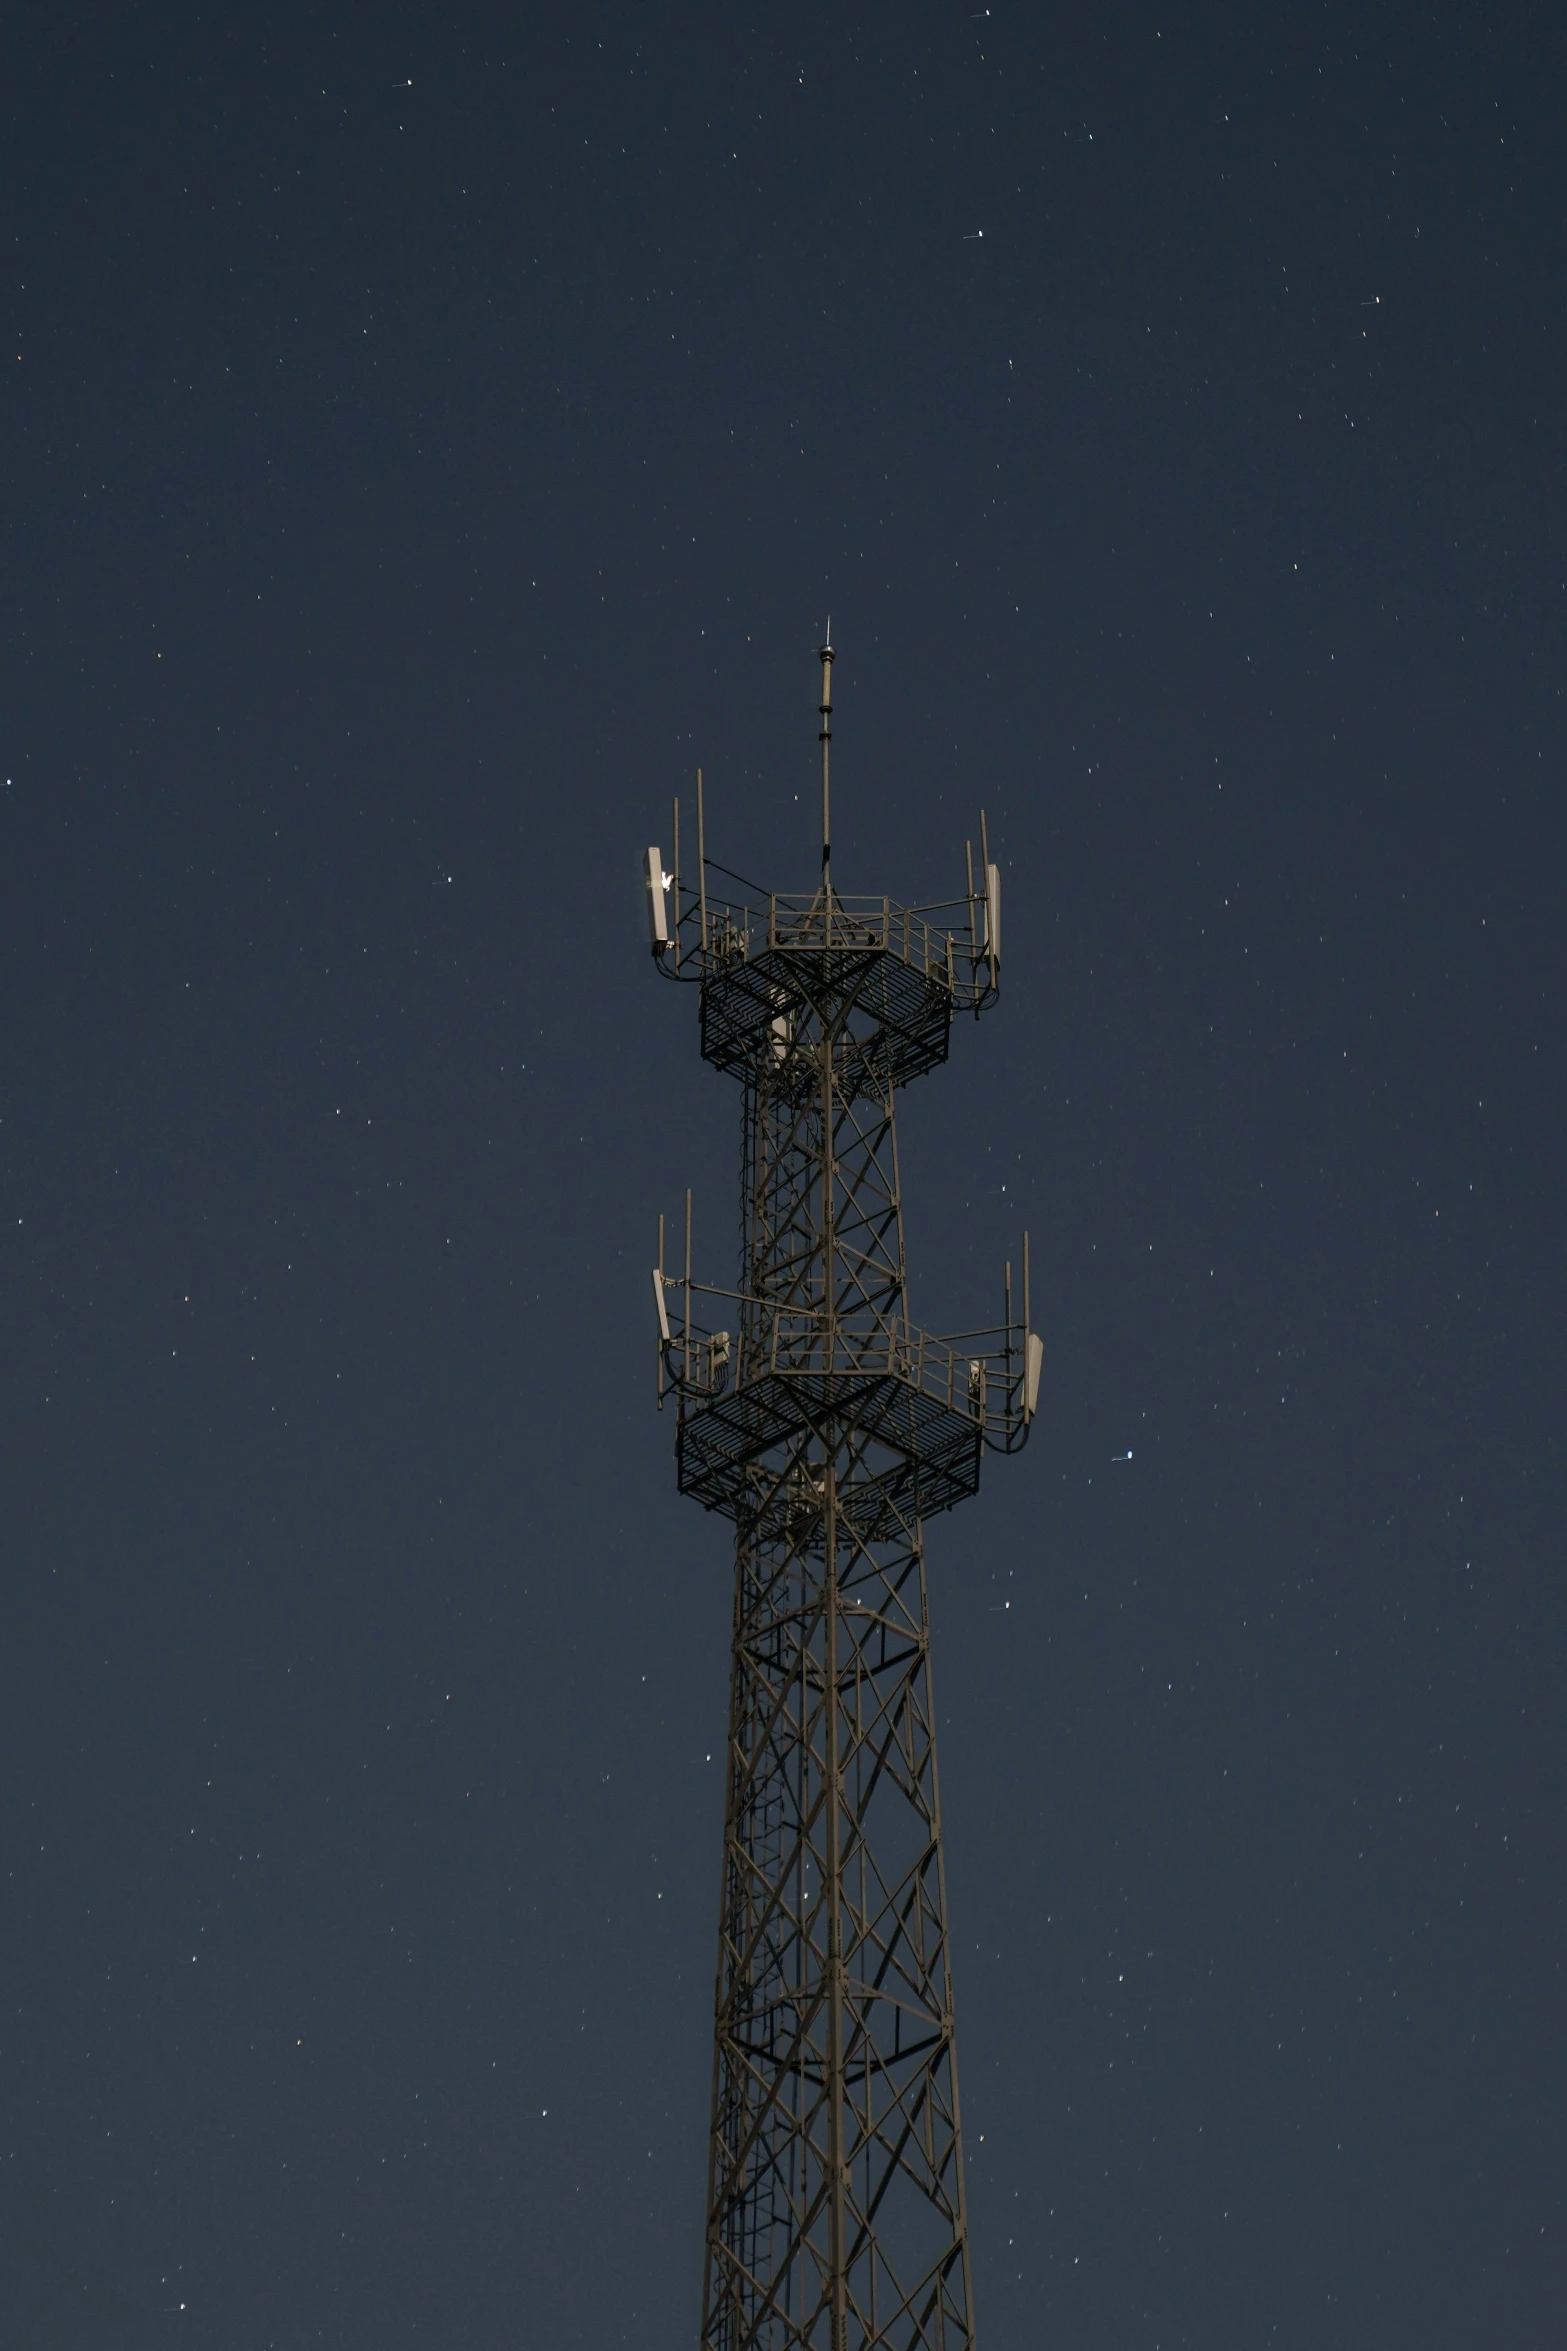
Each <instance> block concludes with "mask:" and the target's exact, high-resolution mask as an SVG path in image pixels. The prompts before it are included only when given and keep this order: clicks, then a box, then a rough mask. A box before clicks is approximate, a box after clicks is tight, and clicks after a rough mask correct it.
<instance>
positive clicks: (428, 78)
mask: <svg viewBox="0 0 1567 2351" xmlns="http://www.w3.org/2000/svg"><path fill="white" fill-rule="evenodd" d="M1564 85H1567V25H1564V21H1563V19H1562V17H1561V15H1560V13H1559V12H1558V11H1557V10H1553V9H1547V8H1543V7H1541V8H1528V7H1523V6H1519V7H1515V8H1513V9H1510V10H1491V11H1484V10H1481V9H1478V8H1473V7H1455V6H1451V5H1442V6H1437V7H1435V8H1432V7H1430V6H1425V7H1421V8H1414V7H1408V8H1385V7H1384V8H1379V7H1371V6H1360V7H1351V6H1349V5H1346V4H1340V0H1334V4H1333V5H1330V6H1326V7H1323V6H1310V7H1307V6H1293V7H1291V6H1281V7H1275V8H1258V7H1255V6H1249V7H1240V6H1236V7H1233V8H1223V7H1217V6H1208V7H1201V8H1190V7H1188V8H1185V9H1174V8H1164V7H1162V6H1161V7H1141V6H1126V7H1107V8H1102V9H1097V10H1083V9H1078V10H1073V11H1067V10H1055V11H1045V10H1043V9H1039V8H1031V9H1030V8H1023V7H1020V6H1016V5H1013V4H1011V0H996V4H995V5H994V6H993V7H992V8H991V9H990V10H985V9H982V8H975V7H973V6H971V5H970V6H954V7H937V6H933V5H930V4H929V0H921V4H919V5H915V6H910V7H903V8H893V7H890V6H879V7H871V8H869V9H864V8H861V9H858V10H854V9H850V10H848V11H842V10H838V9H827V8H824V7H821V6H819V5H810V6H803V7H799V8H796V9H795V10H793V11H790V12H784V11H775V12H765V11H758V12H754V13H751V12H746V11H739V12H734V11H720V10H716V9H704V8H701V7H694V6H686V7H681V6H670V7H663V8H651V7H644V8H640V9H637V8H630V7H627V6H624V5H608V4H605V5H598V6H594V5H591V4H590V5H583V6H576V7H568V8H558V9H552V10H545V9H543V8H533V9H528V10H518V11H515V12H503V11H500V10H495V11H486V10H483V9H480V8H474V9H471V10H468V11H465V12H456V13H453V12H448V11H436V10H433V9H409V8H407V7H386V6H383V7H377V8H373V9H372V8H369V7H361V8H359V9H357V10H354V9H345V8H342V7H339V6H335V5H332V4H331V0H328V4H327V5H323V6H322V7H319V8H313V9H300V8H294V7H288V6H283V5H274V6H272V7H269V8H255V7H245V6H241V7H238V8H231V9H227V10H212V9H207V10H203V11H202V12H200V13H196V12H194V11H192V10H189V9H187V8H184V7H181V6H178V5H167V6H163V7H159V8H147V7H139V8H138V7H125V6H117V7H107V6H105V7H98V8H93V7H76V8H71V7H66V8H58V7H44V6H42V5H35V4H28V5H22V4H19V5H17V6H15V7H14V8H13V9H12V10H11V11H10V12H9V15H8V20H7V36H6V63H5V72H4V78H3V112H4V122H5V134H4V150H3V162H0V175H3V186H4V191H5V202H4V206H3V211H0V230H3V237H0V250H3V253H4V267H5V279H4V288H5V290H4V307H5V318H6V322H7V332H8V333H9V335H10V337H11V342H10V344H9V345H5V346H0V356H3V359H4V362H5V364H6V366H7V367H8V369H9V389H8V393H7V397H6V401H5V417H4V438H3V444H0V446H3V467H4V508H3V519H4V530H3V538H0V545H3V566H4V569H3V597H4V612H5V626H4V630H3V635H0V649H3V650H0V658H3V672H0V778H3V783H0V1008H3V1018H0V1383H3V1385H0V1398H3V1410H0V1562H3V1586H0V1589H3V1593H4V1602H5V1606H4V1617H3V1633H0V1764H3V1768H0V1821H3V1828H4V1845H5V1853H4V1868H5V1873H6V1876H5V1886H4V1894H3V1915H0V2335H3V2337H4V2339H5V2341H6V2342H7V2343H16V2344H18V2345H22V2344H26V2345H29V2346H31V2345H38V2346H43V2345H51V2346H52V2345H60V2346H66V2347H75V2346H80V2347H82V2351H142V2347H143V2346H154V2345H156V2346H162V2345H166V2344H169V2345H181V2344H183V2345H187V2346H192V2347H194V2346H201V2347H203V2351H206V2347H211V2351H263V2347H270V2346H278V2347H283V2346H289V2347H293V2346H297V2345H306V2344H316V2343H320V2344H327V2345H342V2346H345V2347H349V2351H372V2347H373V2351H382V2347H383V2346H385V2345H387V2344H389V2343H397V2342H403V2341H409V2342H419V2343H430V2344H438V2345H442V2346H451V2347H453V2351H458V2347H461V2351H490V2347H492V2346H493V2347H495V2351H500V2347H502V2346H506V2347H510V2346H514V2345H517V2344H527V2345H534V2344H537V2345H541V2346H543V2345H548V2346H551V2351H602V2347H604V2346H612V2345H620V2344H627V2345H635V2346H638V2347H639V2351H651V2347H653V2346H666V2345H667V2346H683V2345H689V2344H691V2343H693V2342H694V2340H695V2334H696V2326H697V2310H698V2296H699V2291H700V2270H701V2228H702V2211H703V2194H704V2182H705V2168H706V2134H707V2119H708V2098H709V2091H710V2083H711V2008H712V1995H713V1975H714V1965H715V1959H716V1925H717V1911H718V1890H719V1889H718V1860H719V1836H720V1826H721V1822H720V1804H721V1789H720V1785H719V1766H718V1765H717V1764H716V1763H715V1762H713V1761H712V1760H711V1758H712V1756H713V1753H714V1750H715V1749H716V1748H717V1747H718V1746H719V1743H720V1741H721V1739H722V1736H723V1726H724V1719H725V1706H726V1695H727V1647H728V1624H729V1609H730V1554H729V1530H728V1529H727V1527H726V1526H725V1525H724V1524H723V1523H722V1522H721V1521H719V1520H717V1519H713V1518H705V1517H704V1516H703V1515H702V1514H701V1513H700V1511H698V1510H697V1509H696V1508H695V1507H694V1506H693V1505H691V1504H689V1503H685V1502H682V1501H681V1500H680V1499H679V1497H678V1496H677V1494H676V1491H675V1482H674V1469H673V1462H672V1458H671V1439H672V1423H671V1420H670V1417H669V1416H668V1415H667V1414H666V1415H665V1417H664V1418H663V1419H660V1418H659V1417H658V1415H657V1413H656V1412H655V1409H654V1341H653V1328H652V1310H651V1303H650V1299H649V1294H648V1280H647V1268H648V1266H649V1264H650V1262H651V1259H652V1254H653V1246H654V1226H655V1219H656V1216H657V1214H658V1212H659V1211H660V1210H663V1211H665V1212H667V1213H670V1214H671V1215H673V1214H675V1213H676V1212H677V1211H678V1208H679V1203H680V1199H681V1194H682V1190H683V1187H684V1186H685V1185H686V1184H687V1183H692V1184H694V1186H695V1188H696V1233H697V1255H698V1262H699V1268H700V1270H702V1271H703V1272H705V1273H706V1275H707V1276H708V1278H710V1279H714V1280H719V1281H726V1280H732V1279H733V1277H734V1251H735V1239H736V1165H737V1149H738V1111H739V1097H738V1093H737V1091H736V1090H735V1089H734V1088H733V1086H732V1085H730V1084H729V1083H728V1082H727V1081H725V1080H723V1079H721V1078H719V1077H717V1076H715V1075H714V1074H713V1072H711V1071H710V1070H708V1069H706V1068H705V1067H704V1066H703V1065H702V1064H701V1062H700V1061H699V1059H698V1055H697V1041H696V1028H695V1006H694V1002H693V999H692V996H691V994H690V993H689V992H687V991H676V990H674V989H671V988H668V987H664V986H662V985H661V984H660V983H659V982H658V980H657V979H656V977H655V975H654V973H653V971H652V968H651V963H650V959H649V956H648V953H647V947H646V941H645V933H644V930H643V927H642V915H641V906H640V896H639V881H638V866H639V860H640V858H641V855H642V852H643V851H644V849H645V847H646V845H647V844H648V843H649V842H650V841H656V842H659V843H660V844H662V845H663V846H664V847H665V849H666V852H667V849H668V847H669V801H670V797H671V795H672V794H673V793H675V792H680V793H681V794H682V795H683V797H684V800H685V811H686V818H687V821H688V822H689V812H690V805H691V797H692V776H693V771H694V769H695V767H696V765H697V764H698V763H700V764H701V765H702V767H703V768H704V770H705V773H706V779H707V793H708V798H707V812H708V826H709V835H708V837H709V846H710V849H711V851H712V853H713V854H714V855H716V856H717V857H719V858H722V859H723V860H724V861H725V862H726V863H729V864H731V865H734V866H737V867H738V868H739V869H740V870H741V871H743V872H746V873H754V874H757V875H759V876H760V877H761V878H762V879H763V880H764V881H766V882H769V883H771V884H772V885H773V886H776V887H779V888H789V887H800V886H802V885H803V886H809V884H810V882H811V880H812V878H813V872H814V858H815V854H816V832H815V826H816V821H817V819H816V804H815V799H814V789H815V787H814V776H815V761H816V716H815V703H816V699H817V674H818V673H817V671H816V667H815V663H814V659H813V648H814V647H815V645H816V644H817V642H818V641H819V638H820V635H821V631H822V627H823V624H824V622H825V620H826V618H827V615H828V613H829V611H830V613H831V615H832V621H833V630H834V637H835V640H836V642H837V643H838V645H839V647H840V652H839V658H838V664H837V671H836V680H835V692H836V702H837V711H836V724H835V744H834V750H835V759H834V851H835V856H834V876H835V879H836V880H838V881H839V883H840V886H842V887H843V888H845V889H849V890H855V889H866V890H875V891H878V892H880V891H883V890H886V891H890V892H892V893H893V894H894V895H896V896H900V897H902V898H904V899H913V900H918V899H928V898H937V897H945V896H947V895H949V894H950V893H951V892H952V890H953V889H954V888H956V887H957V886H958V885H959V883H960V880H961V875H962V852H963V840H964V837H965V835H966V834H970V833H977V825H978V811H979V809H980V807H981V806H983V807H984V808H985V810H986V812H987V816H988V821H989V828H990V842H991V852H992V855H993V856H995V857H997V859H998V861H999V862H1000V864H1001V866H1002V869H1003V875H1004V884H1005V906H1006V922H1005V940H1006V949H1007V964H1006V969H1005V972H1004V975H1003V993H1002V1002H1001V1005H1000V1007H999V1009H998V1010H997V1011H996V1012H995V1013H993V1014H991V1015H988V1016H987V1018H986V1020H985V1022H984V1023H983V1024H982V1025H980V1026H979V1027H975V1026H973V1025H972V1024H969V1025H966V1026H961V1027H960V1028H958V1029H957V1030H956V1031H955V1034H954V1040H953V1056H952V1060H951V1063H950V1065H949V1066H948V1067H947V1068H946V1069H945V1070H942V1071H940V1072H937V1073H936V1074H935V1075H933V1076H930V1077H927V1078H925V1079H923V1080H921V1081H920V1082H919V1083H918V1084H917V1085H916V1086H915V1087H913V1088H912V1089H911V1090H910V1092H909V1093H908V1094H907V1095H906V1096H905V1097H904V1098H903V1102H902V1106H901V1153H902V1175H903V1183H904V1190H905V1203H906V1229H907V1236H908V1244H909V1250H910V1261H911V1273H912V1291H911V1305H912V1309H913V1312H914V1313H915V1315H916V1317H917V1319H919V1320H920V1321H921V1322H923V1323H925V1324H926V1325H927V1326H928V1327H931V1328H935V1329H941V1328H943V1327H946V1328H951V1327H954V1326H960V1325H963V1324H965V1323H973V1322H978V1321H987V1320H989V1319H991V1317H992V1315H993V1313H994V1312H995V1311H996V1310H997V1309H998V1308H999V1304H1000V1274H1001V1262H1002V1259H1003V1258H1004V1257H1005V1256H1007V1255H1011V1256H1012V1257H1013V1258H1014V1259H1015V1258H1016V1256H1017V1254H1018V1244H1019V1237H1020V1234H1021V1230H1022V1228H1023V1226H1024V1225H1025V1224H1026V1225H1027V1226H1028V1227H1029V1229H1030V1232H1031V1235H1032V1246H1033V1277H1034V1278H1033V1299H1034V1311H1035V1319H1036V1322H1037V1323H1038V1324H1039V1325H1040V1326H1041V1327H1042V1329H1043V1332H1044V1335H1045V1341H1046V1350H1047V1352H1046V1367H1045V1375H1044V1383H1043V1390H1042V1405H1041V1413H1040V1418H1039V1420H1038V1422H1037V1423H1036V1426H1035V1430H1034V1434H1033V1438H1032V1441H1031V1443H1030V1445H1029V1447H1028V1450H1027V1452H1026V1453H1025V1454H1024V1455H1023V1456H1022V1458H1021V1459H1020V1460H1017V1461H1013V1462H1003V1461H999V1460H998V1461H992V1462H991V1463H990V1464H989V1465H988V1468H987V1472H986V1479H985V1485H984V1490H983V1492H982V1493H981V1495H980V1497H979V1499H978V1500H977V1501H975V1502H973V1503H971V1504H969V1505H968V1506H967V1507H966V1508H965V1509H964V1510H963V1511H961V1512H960V1513H957V1514H955V1515H954V1516H953V1517H951V1518H946V1519H942V1520H939V1521H937V1522H935V1523H933V1524H932V1525H931V1527H930V1529H929V1535H928V1551H929V1559H930V1574H931V1607H932V1616H933V1625H934V1639H935V1670H936V1684H937V1691H938V1698H939V1713H940V1718H941V1726H942V1728H941V1736H942V1741H943V1745H942V1751H941V1765H942V1793H943V1803H944V1812H945V1828H946V1834H947V1841H948V1855H947V1877H948V1891H949V1905H950V1913H951V1919H952V1925H953V1936H954V1946H955V1965H956V1997H957V2015H958V2048H959V2058H960V2064H961V2072H962V2087H963V2103H964V2123H965V2130H966V2134H967V2141H968V2150H969V2156H970V2163H969V2204H970V2217H971V2227H972V2235H973V2247H974V2279H975V2296H976V2308H977V2317H978V2332H979V2339H980V2341H981V2343H982V2344H984V2345H986V2346H988V2347H990V2351H1024V2347H1032V2346H1035V2345H1041V2346H1047V2347H1048V2346H1060V2347H1062V2351H1173V2347H1174V2346H1191V2347H1192V2351H1274V2347H1275V2346H1276V2347H1277V2351H1322V2347H1324V2346H1345V2347H1348V2351H1360V2347H1362V2346H1363V2347H1365V2351H1447V2347H1449V2346H1452V2347H1454V2351H1457V2347H1460V2346H1470V2345H1492V2344H1505V2345H1507V2346H1508V2347H1509V2351H1533V2347H1536V2346H1539V2347H1545V2346H1554V2345H1555V2344H1557V2343H1559V2342H1561V2341H1563V2340H1567V2316H1564V2313H1567V2261H1564V2253H1563V2232H1564V2228H1567V2198H1564V2149H1563V2136H1564V2116H1567V2081H1564V2055H1567V2049H1564V2039H1567V2035H1564V1989H1567V1987H1564V1978H1563V1951H1564V1945H1567V1916H1564V1907H1567V1906H1564V1898H1563V1883H1564V1867H1567V1831H1564V1824H1563V1804H1562V1792H1563V1785H1564V1779H1567V1754H1564V1746H1567V1741H1564V1737H1563V1727H1562V1699H1561V1690H1562V1679H1563V1669H1564V1664H1567V1658H1564V1648H1567V1641H1564V1631H1567V1625H1564V1608H1563V1600H1562V1593H1561V1578H1562V1569H1563V1545H1562V1539H1561V1526H1562V1521H1563V1518H1564V1515H1567V1476H1564V1462H1563V1441H1562V1403H1563V1373H1564V1361H1563V1357H1564V1346H1563V1337H1564V1328H1567V1251H1564V1234H1563V1208H1562V1189H1563V1187H1562V1181H1561V1162H1562V1158H1563V1150H1564V1144H1567V1135H1564V1120H1563V1115H1562V1083H1563V1042H1564V1040H1563V1017H1562V1015H1563V965H1564V956H1563V948H1562V943H1561V929H1562V921H1563V913H1562V907H1563V866H1564V851H1567V824H1564V822H1563V818H1562V814H1561V791H1562V765H1563V749H1564V724H1563V719H1564V705H1563V682H1564V680H1563V623H1564V618H1567V550H1564V546H1563V534H1564V519H1567V518H1564V501H1563V427H1564V414H1567V410H1564V391H1567V369H1564V351H1567V299H1564V293H1567V274H1564V265H1567V253H1564V241H1567V240H1564V222H1567V157H1564V150H1563V143H1562V132H1561V119H1560V102H1561V93H1562V89H1563V87H1564ZM1128 1452H1130V1454H1131V1458H1130V1459H1129V1460H1117V1459H1116V1456H1118V1455H1124V1454H1126V1453H1128Z"/></svg>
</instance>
